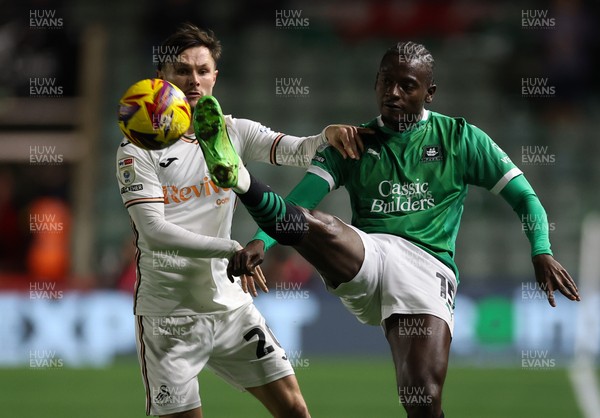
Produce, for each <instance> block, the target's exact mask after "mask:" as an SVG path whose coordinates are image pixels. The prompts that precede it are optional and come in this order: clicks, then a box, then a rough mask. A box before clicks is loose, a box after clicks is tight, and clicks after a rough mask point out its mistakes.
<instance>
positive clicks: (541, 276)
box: [532, 254, 581, 307]
mask: <svg viewBox="0 0 600 418" xmlns="http://www.w3.org/2000/svg"><path fill="white" fill-rule="evenodd" d="M532 261H533V268H534V270H535V279H536V281H537V282H538V284H539V285H540V288H541V289H542V290H544V291H545V292H546V295H547V296H548V303H550V305H551V306H553V307H555V306H556V302H555V300H554V291H555V290H558V291H559V292H560V293H562V294H563V295H564V296H565V297H566V298H567V299H569V300H576V301H579V300H581V299H580V297H579V290H578V289H577V285H576V284H575V282H574V281H573V278H572V277H571V275H570V274H569V273H568V272H567V270H566V269H565V268H564V267H563V266H562V265H561V264H560V263H559V262H558V261H556V260H555V259H554V257H552V256H551V255H550V254H539V255H536V256H535V257H533V259H532Z"/></svg>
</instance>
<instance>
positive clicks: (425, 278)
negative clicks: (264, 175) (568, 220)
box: [194, 42, 579, 418]
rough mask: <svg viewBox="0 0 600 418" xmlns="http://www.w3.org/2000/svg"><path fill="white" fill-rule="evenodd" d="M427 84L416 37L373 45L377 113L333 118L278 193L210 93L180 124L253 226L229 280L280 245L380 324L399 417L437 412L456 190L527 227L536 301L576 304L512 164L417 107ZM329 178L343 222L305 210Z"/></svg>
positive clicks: (450, 322)
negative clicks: (540, 295)
mask: <svg viewBox="0 0 600 418" xmlns="http://www.w3.org/2000/svg"><path fill="white" fill-rule="evenodd" d="M435 91H436V85H435V84H434V81H433V58H432V56H431V54H430V53H429V51H427V49H426V48H425V47H424V46H423V45H420V44H416V43H413V42H404V43H399V44H397V45H396V46H394V47H392V48H390V49H389V50H387V51H386V52H385V54H384V56H383V58H382V60H381V64H380V67H379V71H378V73H377V79H376V84H375V93H376V97H377V103H378V105H379V110H380V116H378V117H377V118H376V119H374V120H372V121H371V122H369V123H367V124H365V125H363V127H360V128H357V127H351V126H347V127H345V129H346V132H347V137H348V146H347V148H346V150H345V153H346V155H342V154H340V153H338V152H337V151H335V149H334V148H333V147H325V148H324V149H321V150H320V151H319V152H317V154H316V155H315V157H314V159H313V161H312V165H311V167H310V168H309V169H308V172H307V174H306V175H305V177H304V178H303V179H302V181H301V182H300V183H299V184H298V185H297V186H296V187H295V188H294V189H293V190H292V192H291V193H290V194H289V196H288V197H287V198H286V199H285V200H284V199H283V198H282V197H281V196H279V195H277V194H275V193H274V192H273V191H271V189H270V188H269V187H268V186H266V185H264V184H262V183H260V182H259V181H258V180H256V179H255V178H253V177H251V176H250V174H249V173H248V171H246V169H245V168H244V167H243V164H241V163H240V164H238V162H239V161H238V159H237V155H233V152H234V151H232V150H233V148H232V147H231V146H229V140H228V138H227V137H226V135H223V134H222V132H224V131H222V130H220V129H215V128H218V125H219V124H220V123H221V122H220V119H219V118H220V117H221V116H220V111H219V112H217V111H216V110H215V109H218V104H217V103H216V102H215V101H211V99H207V100H206V101H203V102H200V103H199V104H198V105H197V107H196V110H197V113H196V115H202V116H201V117H200V116H196V120H195V121H194V125H195V128H196V136H197V137H198V138H202V141H199V142H200V144H201V147H202V148H203V151H204V153H205V156H206V159H207V162H208V164H209V169H210V171H211V175H212V176H213V179H214V181H215V182H216V183H220V185H221V186H222V187H233V190H234V191H235V192H236V194H237V195H238V196H239V198H240V200H241V202H242V203H244V205H245V206H246V207H247V209H248V211H249V213H250V214H251V215H252V216H253V218H254V219H255V220H256V222H257V223H258V225H259V226H260V227H261V228H262V229H263V231H264V232H259V233H258V234H257V236H256V237H255V239H254V240H252V241H251V242H250V243H249V244H248V245H247V246H246V248H245V249H243V250H240V251H239V252H238V253H236V255H235V256H234V257H233V258H232V259H231V260H230V263H229V268H228V273H229V274H230V277H231V276H233V275H235V276H238V275H240V274H242V273H246V274H251V273H252V271H253V269H254V267H255V266H257V265H258V264H260V263H261V262H262V260H263V257H264V250H265V248H269V247H270V246H272V245H273V244H274V243H275V240H277V242H279V243H281V244H284V245H291V246H293V247H294V248H295V249H296V250H297V251H298V252H299V253H300V254H301V255H302V256H303V257H304V258H306V259H307V260H308V261H309V262H310V263H311V264H313V265H314V266H315V268H316V269H317V270H318V271H319V273H320V274H321V276H322V278H323V281H324V283H325V285H326V287H327V289H328V290H329V291H330V292H331V293H333V294H335V295H337V296H339V297H340V299H341V300H342V302H343V303H344V305H345V306H346V307H347V308H348V309H349V310H350V311H351V312H352V313H353V314H354V315H355V316H356V317H357V318H358V320H359V321H361V322H363V323H366V324H371V325H382V326H383V328H384V331H385V335H386V338H387V340H388V342H389V345H390V348H391V351H392V357H393V360H394V364H395V368H396V379H397V384H398V395H399V398H400V401H401V403H402V404H403V406H404V408H405V409H406V411H407V414H408V417H409V418H421V417H427V418H441V417H443V416H444V413H443V411H442V387H443V385H444V380H445V377H446V371H447V367H448V354H449V349H450V341H451V339H452V332H453V326H454V315H453V311H454V296H455V294H456V289H457V285H458V279H457V277H458V269H457V267H456V264H455V262H454V248H455V240H456V236H457V233H458V228H459V223H460V218H461V215H462V212H463V202H464V199H465V196H466V194H467V188H468V185H470V184H471V185H476V186H481V187H485V188H486V189H488V190H489V191H491V192H492V193H494V194H499V195H500V196H502V198H504V200H506V202H507V203H508V204H509V205H511V207H512V208H513V209H514V211H515V212H516V213H517V215H519V218H520V219H521V220H522V222H527V224H528V225H527V228H525V231H526V234H527V238H528V240H529V242H530V244H531V256H532V261H533V267H534V271H535V278H536V280H537V282H538V283H539V284H540V286H541V287H542V288H543V289H545V290H546V293H547V296H548V301H549V303H550V305H551V306H555V301H554V295H553V293H554V291H555V290H558V291H559V292H561V293H562V294H563V295H564V296H566V297H567V298H568V299H570V300H573V301H575V300H579V294H578V290H577V287H576V285H575V283H574V282H573V280H572V278H571V277H570V275H569V274H568V273H567V271H566V270H565V269H564V268H563V267H562V266H561V265H560V264H559V263H558V262H557V261H556V260H555V259H554V258H553V256H552V251H551V250H550V242H549V239H548V222H547V218H546V213H545V211H544V208H543V207H542V205H541V203H540V201H539V199H538V198H537V196H536V194H535V192H534V191H533V189H532V188H531V185H530V184H529V183H528V182H527V180H526V179H525V176H524V175H523V173H522V172H521V171H520V170H519V169H518V168H517V167H516V166H515V165H514V164H513V163H512V161H511V160H510V159H509V158H508V156H507V155H506V154H505V153H504V152H503V151H502V150H501V149H500V148H499V147H498V146H497V145H496V144H495V143H494V142H493V141H492V140H491V139H490V137H488V136H487V135H486V134H485V133H484V132H483V131H482V130H480V129H479V128H477V127H475V126H473V125H470V124H468V123H467V122H466V121H465V120H464V119H463V118H453V117H448V116H444V115H441V114H439V113H435V112H432V111H430V110H427V109H425V105H427V104H429V103H431V102H432V100H433V95H434V93H435ZM198 110H201V112H198ZM211 113H212V115H214V117H213V119H212V124H211V123H208V124H207V123H206V120H207V119H210V116H206V115H207V114H211ZM209 122H210V120H209ZM207 126H208V127H211V129H207ZM337 128H339V125H338V126H337ZM326 134H327V131H326ZM361 138H362V139H361ZM353 140H354V141H356V143H357V144H358V148H359V149H360V151H362V155H361V156H360V158H358V151H359V150H357V149H356V147H355V146H353V145H350V144H352V143H353ZM347 156H349V157H351V158H346V157H347ZM352 157H353V158H352ZM232 161H233V163H232ZM238 166H239V167H238ZM340 186H344V187H346V189H347V190H348V193H349V195H350V201H351V205H352V222H351V225H348V224H346V223H344V222H342V221H341V220H339V219H338V218H336V217H334V216H332V215H329V214H326V213H323V212H319V211H317V210H313V209H314V208H315V207H316V206H317V205H318V203H319V202H320V201H321V200H322V199H323V197H324V196H325V195H326V194H327V193H328V192H330V191H331V190H333V189H336V188H338V187H340ZM531 220H534V222H533V223H535V225H532V222H531ZM265 233H266V234H265ZM267 234H268V235H267ZM269 236H270V237H271V238H270V237H269ZM273 238H274V239H275V240H274V239H273ZM424 337H425V338H424Z"/></svg>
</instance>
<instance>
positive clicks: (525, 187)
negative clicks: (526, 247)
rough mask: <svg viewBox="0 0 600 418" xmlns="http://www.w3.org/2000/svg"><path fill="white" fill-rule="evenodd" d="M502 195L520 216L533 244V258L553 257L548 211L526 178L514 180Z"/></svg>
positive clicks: (503, 190) (524, 229)
mask: <svg viewBox="0 0 600 418" xmlns="http://www.w3.org/2000/svg"><path fill="white" fill-rule="evenodd" d="M500 195H501V196H502V197H503V198H504V199H505V200H506V201H507V202H508V204H509V205H510V206H511V207H512V208H513V210H514V211H515V212H516V213H517V215H519V219H520V220H521V224H522V225H523V231H524V232H525V235H526V236H527V239H528V240H529V243H530V244H531V256H532V257H534V256H536V255H539V254H550V255H552V251H551V250H550V239H549V234H548V230H549V228H548V218H547V217H546V211H545V210H544V207H543V206H542V204H541V203H540V200H539V199H538V197H537V195H536V194H535V192H534V191H533V188H532V187H531V185H530V184H529V182H528V181H527V179H525V176H518V177H515V178H513V179H512V180H511V181H510V182H509V183H508V184H507V185H506V187H504V189H502V191H501V192H500Z"/></svg>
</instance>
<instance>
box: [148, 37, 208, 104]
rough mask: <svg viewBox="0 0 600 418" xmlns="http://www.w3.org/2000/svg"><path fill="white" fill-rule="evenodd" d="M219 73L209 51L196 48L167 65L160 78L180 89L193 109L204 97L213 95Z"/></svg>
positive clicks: (159, 75) (204, 48)
mask: <svg viewBox="0 0 600 418" xmlns="http://www.w3.org/2000/svg"><path fill="white" fill-rule="evenodd" d="M218 73H219V71H218V70H217V69H216V63H215V60H214V59H213V57H212V55H210V51H209V49H208V48H207V47H205V46H195V47H192V48H188V49H185V50H184V51H183V52H182V53H181V54H179V60H178V61H177V62H174V63H168V64H166V65H165V66H164V67H163V69H162V71H159V72H158V77H160V78H162V79H164V80H167V81H169V82H171V83H173V84H175V85H176V86H177V87H179V88H180V89H181V90H182V91H183V92H184V93H185V96H186V97H187V99H188V102H189V103H190V106H191V107H192V109H193V108H194V106H196V103H198V100H199V99H200V98H201V97H202V96H208V95H212V90H213V87H214V85H215V82H216V81H217V74H218Z"/></svg>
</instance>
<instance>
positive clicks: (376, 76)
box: [373, 71, 379, 89]
mask: <svg viewBox="0 0 600 418" xmlns="http://www.w3.org/2000/svg"><path fill="white" fill-rule="evenodd" d="M377 80H379V71H377V74H375V85H374V86H373V88H374V89H377Z"/></svg>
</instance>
